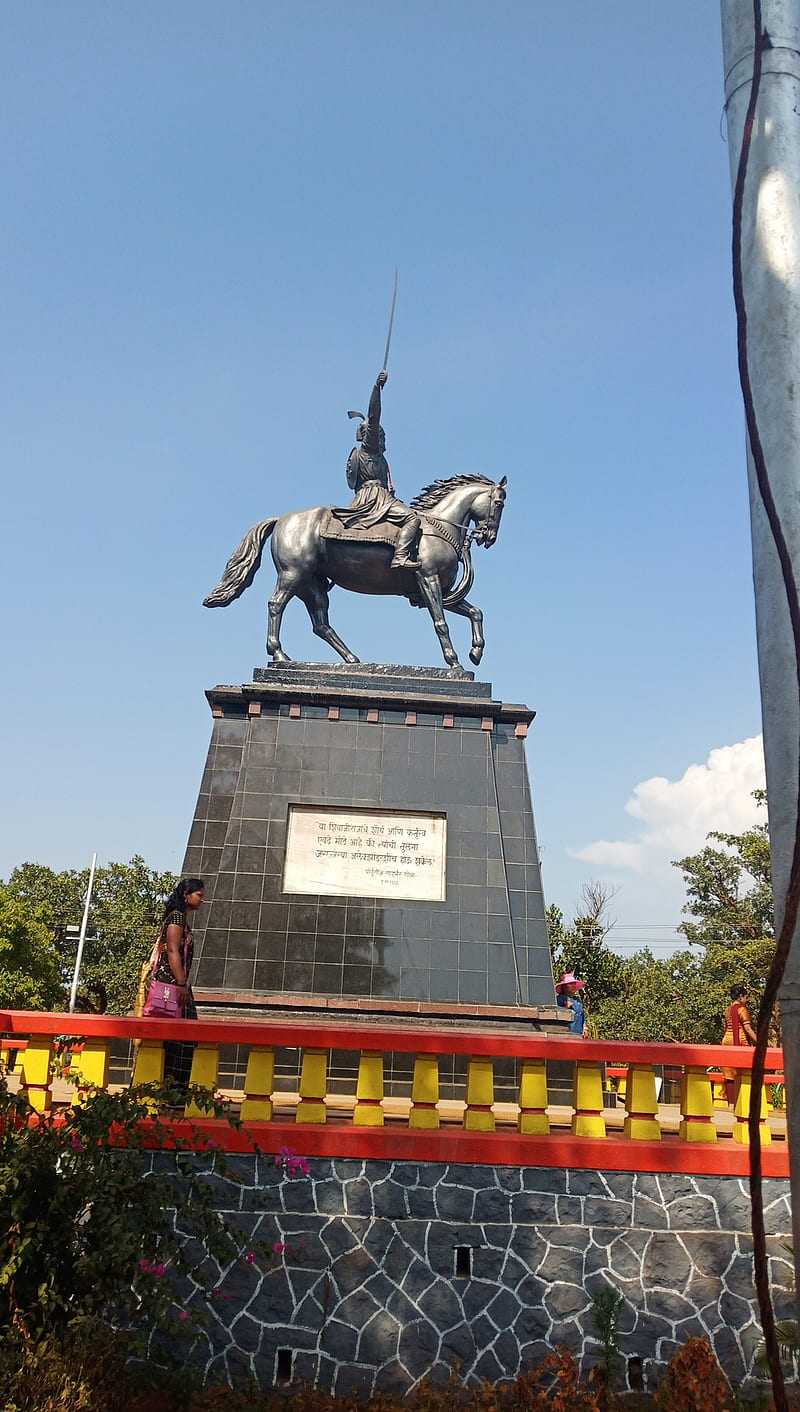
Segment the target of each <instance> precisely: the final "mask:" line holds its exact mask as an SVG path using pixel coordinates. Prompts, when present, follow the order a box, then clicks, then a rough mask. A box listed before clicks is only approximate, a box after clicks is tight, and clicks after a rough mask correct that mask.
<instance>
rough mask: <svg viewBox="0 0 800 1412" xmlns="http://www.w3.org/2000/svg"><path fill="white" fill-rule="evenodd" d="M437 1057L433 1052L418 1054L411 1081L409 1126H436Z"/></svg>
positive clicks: (437, 1122) (437, 1118) (437, 1117)
mask: <svg viewBox="0 0 800 1412" xmlns="http://www.w3.org/2000/svg"><path fill="white" fill-rule="evenodd" d="M438 1102H439V1059H438V1057H437V1055H435V1054H418V1055H417V1057H416V1059H415V1061H414V1078H413V1080H412V1082H411V1112H410V1113H409V1116H408V1126H409V1127H410V1128H438V1126H439V1110H438V1108H437V1106H436V1105H437V1103H438Z"/></svg>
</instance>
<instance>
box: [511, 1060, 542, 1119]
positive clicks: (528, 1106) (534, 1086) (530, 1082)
mask: <svg viewBox="0 0 800 1412" xmlns="http://www.w3.org/2000/svg"><path fill="white" fill-rule="evenodd" d="M517 1127H518V1128H519V1131H520V1132H521V1133H531V1134H540V1133H549V1131H550V1120H549V1118H548V1116H547V1069H546V1066H545V1061H544V1059H523V1061H522V1070H521V1072H520V1076H519V1118H518V1119H517Z"/></svg>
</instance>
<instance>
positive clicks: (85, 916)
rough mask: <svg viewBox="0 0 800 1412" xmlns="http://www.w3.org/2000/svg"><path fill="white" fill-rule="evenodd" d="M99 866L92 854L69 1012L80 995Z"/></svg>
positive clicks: (95, 855)
mask: <svg viewBox="0 0 800 1412" xmlns="http://www.w3.org/2000/svg"><path fill="white" fill-rule="evenodd" d="M96 866H97V854H96V853H93V854H92V866H91V868H90V869H89V884H88V886H87V888H86V902H85V904H84V908H83V921H82V922H81V934H80V936H79V937H78V954H77V955H76V957H75V970H74V971H73V973H72V985H71V987H70V992H69V1013H70V1015H71V1014H72V1013H73V1011H74V1009H75V1000H76V998H77V995H78V976H79V975H80V969H81V961H82V960H83V943H84V942H85V940H86V926H87V923H88V921H89V906H90V904H91V901H92V888H93V887H94V870H95V868H96Z"/></svg>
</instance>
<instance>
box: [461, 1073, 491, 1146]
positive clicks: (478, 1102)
mask: <svg viewBox="0 0 800 1412" xmlns="http://www.w3.org/2000/svg"><path fill="white" fill-rule="evenodd" d="M493 1103H494V1064H493V1062H492V1060H491V1059H470V1061H469V1063H468V1065H467V1107H466V1112H465V1113H464V1127H465V1128H467V1129H468V1131H470V1132H476V1133H493V1132H494V1113H493V1112H492V1104H493Z"/></svg>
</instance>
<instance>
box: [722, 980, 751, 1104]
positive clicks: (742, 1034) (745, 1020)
mask: <svg viewBox="0 0 800 1412" xmlns="http://www.w3.org/2000/svg"><path fill="white" fill-rule="evenodd" d="M755 1042H756V1032H755V1030H754V1029H753V1022H752V1020H751V1019H750V1011H749V1010H748V1008H747V987H746V986H743V985H734V986H731V1004H730V1005H729V1006H728V1008H727V1010H726V1011H725V1033H724V1035H723V1036H722V1043H723V1044H736V1045H750V1046H752V1045H754V1044H755ZM736 1072H737V1071H736V1069H729V1068H727V1067H726V1068H723V1070H722V1076H723V1078H724V1080H725V1097H726V1098H727V1100H728V1103H729V1104H731V1106H732V1105H733V1101H734V1096H735V1088H734V1084H735V1080H736Z"/></svg>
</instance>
